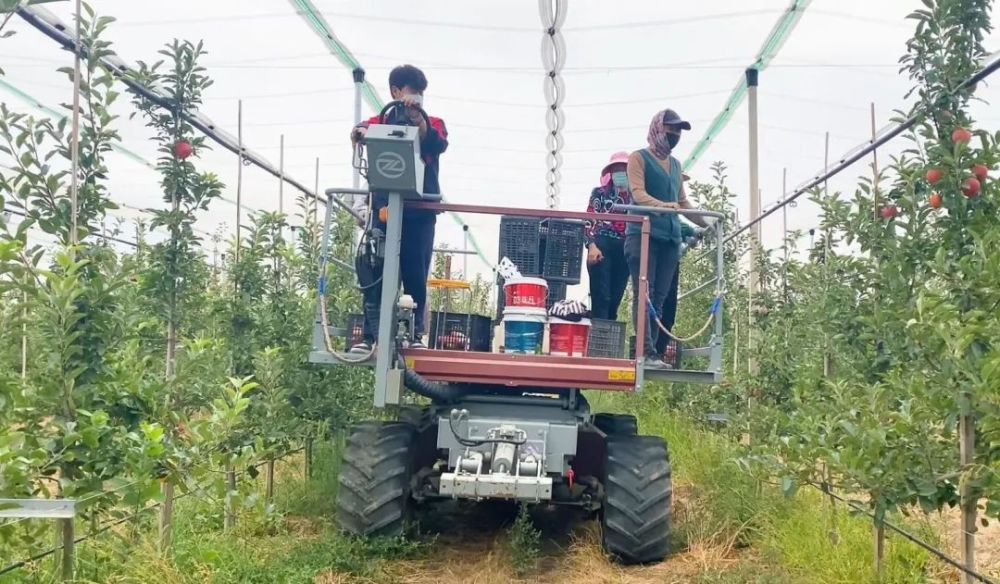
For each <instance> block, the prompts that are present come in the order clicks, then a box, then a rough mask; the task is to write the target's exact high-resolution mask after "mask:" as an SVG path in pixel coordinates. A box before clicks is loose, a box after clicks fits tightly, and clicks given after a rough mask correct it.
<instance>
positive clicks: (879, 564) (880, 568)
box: [874, 524, 885, 581]
mask: <svg viewBox="0 0 1000 584" xmlns="http://www.w3.org/2000/svg"><path fill="white" fill-rule="evenodd" d="M874 536H875V550H874V551H875V574H876V575H877V576H878V579H879V581H881V580H882V578H883V577H884V576H885V525H884V524H881V525H875V526H874Z"/></svg>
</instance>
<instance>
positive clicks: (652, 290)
mask: <svg viewBox="0 0 1000 584" xmlns="http://www.w3.org/2000/svg"><path fill="white" fill-rule="evenodd" d="M640 249H641V241H640V239H639V236H638V235H634V236H627V237H626V238H625V260H626V262H628V271H629V274H630V275H631V276H632V321H633V323H636V324H638V316H639V291H640V289H641V288H640V286H641V283H640V282H639V259H640V253H639V252H640ZM680 251H681V246H680V243H671V242H667V241H660V240H656V239H652V238H650V240H649V259H648V260H647V264H646V265H647V268H646V280H647V281H648V283H649V288H648V290H649V301H650V303H652V305H653V306H656V307H662V306H663V303H664V302H665V301H666V300H667V294H668V293H669V292H670V284H671V283H672V282H673V279H674V274H675V273H676V272H677V264H678V261H680ZM674 304H676V301H674ZM646 314H647V315H649V316H650V318H649V321H648V323H647V324H646V341H645V353H646V355H645V356H646V357H659V355H658V354H657V352H656V346H657V344H656V343H657V339H658V337H659V336H660V335H659V327H658V326H657V325H656V321H654V320H653V319H652V314H651V313H650V311H649V310H648V308H647V310H646ZM664 324H665V323H664ZM636 330H638V326H636ZM663 336H666V335H663Z"/></svg>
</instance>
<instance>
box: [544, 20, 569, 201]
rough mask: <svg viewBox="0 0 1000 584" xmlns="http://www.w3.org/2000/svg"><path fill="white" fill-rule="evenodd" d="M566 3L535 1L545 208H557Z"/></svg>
mask: <svg viewBox="0 0 1000 584" xmlns="http://www.w3.org/2000/svg"><path fill="white" fill-rule="evenodd" d="M567 8H568V3H567V2H566V1H565V0H538V13H539V16H540V17H541V19H542V66H543V67H544V68H545V81H544V82H543V84H542V94H543V95H544V96H545V103H546V104H547V105H548V109H547V110H546V112H545V126H546V129H547V131H548V133H547V134H546V136H545V151H546V155H545V164H546V166H547V167H548V170H546V172H545V194H546V198H547V204H548V207H549V209H556V208H558V207H559V181H560V179H561V178H562V172H560V167H562V162H563V161H562V154H560V152H561V150H562V149H563V146H564V145H565V141H564V140H563V136H562V132H563V128H564V127H565V126H566V117H565V116H564V115H563V112H562V103H563V100H564V99H565V98H566V85H565V84H564V83H563V80H562V76H561V75H562V69H563V66H564V65H565V64H566V41H565V40H564V39H563V36H562V32H560V29H561V28H562V25H563V23H564V22H566V11H567Z"/></svg>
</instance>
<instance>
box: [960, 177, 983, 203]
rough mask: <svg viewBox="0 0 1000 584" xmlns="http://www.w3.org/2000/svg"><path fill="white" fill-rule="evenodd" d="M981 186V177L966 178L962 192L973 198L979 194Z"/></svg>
mask: <svg viewBox="0 0 1000 584" xmlns="http://www.w3.org/2000/svg"><path fill="white" fill-rule="evenodd" d="M981 188H982V185H981V184H980V183H979V179H976V178H967V179H965V182H964V183H962V194H964V195H965V196H966V197H968V198H970V199H972V198H975V197H978V196H979V191H980V189H981Z"/></svg>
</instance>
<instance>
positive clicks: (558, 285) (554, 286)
mask: <svg viewBox="0 0 1000 584" xmlns="http://www.w3.org/2000/svg"><path fill="white" fill-rule="evenodd" d="M546 281H548V283H549V298H548V300H546V301H545V308H547V309H549V310H552V306H553V305H554V304H555V303H556V302H559V301H560V300H566V283H565V282H553V281H551V280H546Z"/></svg>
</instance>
